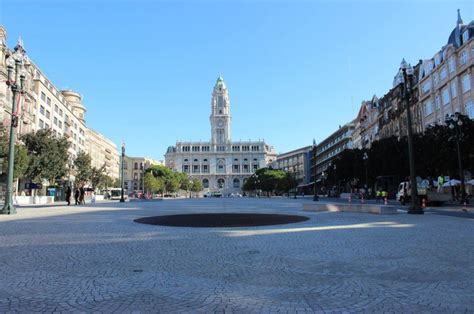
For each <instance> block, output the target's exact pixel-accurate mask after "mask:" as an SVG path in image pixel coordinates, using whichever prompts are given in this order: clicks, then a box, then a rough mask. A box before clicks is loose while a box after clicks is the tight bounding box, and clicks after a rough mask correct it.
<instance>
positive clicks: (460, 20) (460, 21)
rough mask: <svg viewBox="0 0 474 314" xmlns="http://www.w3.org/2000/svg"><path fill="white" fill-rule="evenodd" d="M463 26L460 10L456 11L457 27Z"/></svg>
mask: <svg viewBox="0 0 474 314" xmlns="http://www.w3.org/2000/svg"><path fill="white" fill-rule="evenodd" d="M461 24H463V22H462V18H461V10H459V9H458V25H461Z"/></svg>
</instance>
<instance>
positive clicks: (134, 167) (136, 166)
mask: <svg viewBox="0 0 474 314" xmlns="http://www.w3.org/2000/svg"><path fill="white" fill-rule="evenodd" d="M133 169H135V170H138V163H137V162H136V163H135V164H134V166H133Z"/></svg>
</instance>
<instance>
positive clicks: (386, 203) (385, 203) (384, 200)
mask: <svg viewBox="0 0 474 314" xmlns="http://www.w3.org/2000/svg"><path fill="white" fill-rule="evenodd" d="M383 204H384V205H388V202H387V197H386V196H385V197H384V199H383Z"/></svg>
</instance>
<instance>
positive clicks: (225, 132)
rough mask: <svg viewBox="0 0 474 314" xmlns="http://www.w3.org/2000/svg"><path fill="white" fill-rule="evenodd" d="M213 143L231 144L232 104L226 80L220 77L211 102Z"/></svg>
mask: <svg viewBox="0 0 474 314" xmlns="http://www.w3.org/2000/svg"><path fill="white" fill-rule="evenodd" d="M209 119H210V121H211V142H212V143H213V144H226V143H228V142H230V120H231V117H230V102H229V92H228V90H227V87H226V86H225V83H224V79H223V78H222V77H221V76H219V78H218V79H217V82H216V85H215V86H214V90H213V92H212V101H211V116H210V118H209Z"/></svg>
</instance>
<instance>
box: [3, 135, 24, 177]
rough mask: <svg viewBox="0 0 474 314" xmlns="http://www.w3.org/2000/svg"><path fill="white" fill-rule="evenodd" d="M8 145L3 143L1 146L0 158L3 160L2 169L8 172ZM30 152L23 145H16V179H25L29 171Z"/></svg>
mask: <svg viewBox="0 0 474 314" xmlns="http://www.w3.org/2000/svg"><path fill="white" fill-rule="evenodd" d="M7 144H8V143H7V142H3V143H1V144H0V158H2V161H3V162H2V164H1V165H0V169H3V171H4V172H5V174H6V172H7V170H8V145H7ZM28 160H29V157H28V151H27V150H26V148H25V146H23V145H18V144H16V145H15V161H14V168H13V177H14V178H15V179H18V178H23V176H24V175H25V173H26V170H27V169H28Z"/></svg>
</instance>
